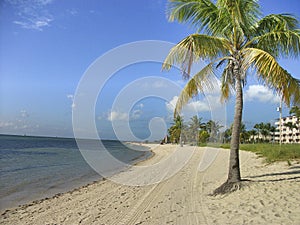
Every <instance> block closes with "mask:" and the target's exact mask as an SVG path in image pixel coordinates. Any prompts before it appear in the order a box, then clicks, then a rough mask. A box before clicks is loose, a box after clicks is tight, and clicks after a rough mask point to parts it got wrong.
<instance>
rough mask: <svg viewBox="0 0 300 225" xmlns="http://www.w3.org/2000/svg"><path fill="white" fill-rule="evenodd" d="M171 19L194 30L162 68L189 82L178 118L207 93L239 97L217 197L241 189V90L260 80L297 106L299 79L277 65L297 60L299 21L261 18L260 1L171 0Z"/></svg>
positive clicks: (273, 16)
mask: <svg viewBox="0 0 300 225" xmlns="http://www.w3.org/2000/svg"><path fill="white" fill-rule="evenodd" d="M167 15H168V18H169V21H171V22H173V21H177V22H179V23H186V24H189V25H191V26H192V27H193V28H195V30H196V32H195V33H194V34H191V35H189V36H187V37H185V38H184V39H183V40H181V41H180V42H179V43H178V44H177V45H175V46H174V47H173V48H172V49H171V50H170V52H169V54H168V55H167V57H166V59H165V61H164V64H163V66H162V67H163V69H164V70H169V69H171V67H172V66H173V65H176V66H178V67H180V68H181V71H182V76H183V78H184V79H185V80H187V83H186V85H185V87H184V88H183V90H182V92H181V93H180V95H179V97H178V101H177V103H176V107H175V111H174V116H175V117H176V116H177V115H179V114H180V112H181V110H182V109H183V107H184V106H185V105H186V104H187V103H188V102H189V101H190V99H192V98H194V97H196V96H197V95H199V94H201V93H204V91H205V90H214V89H215V88H220V91H221V99H220V100H221V101H222V102H225V101H226V100H228V99H229V98H230V97H231V96H234V97H235V108H234V119H233V125H232V131H231V139H230V159H229V171H228V177H227V180H226V182H225V183H224V184H222V185H221V186H220V187H219V188H217V189H216V190H215V191H214V194H223V193H228V192H231V191H235V190H238V189H239V188H240V186H241V184H242V179H241V174H240V161H239V147H240V140H241V136H240V131H241V126H242V114H243V88H244V87H245V86H246V85H247V77H248V76H256V77H257V79H258V81H259V82H260V83H261V84H263V85H265V86H267V87H269V88H270V89H272V90H273V91H274V92H275V93H277V94H278V95H279V96H280V98H281V100H282V101H283V102H284V103H285V104H286V105H287V106H290V105H291V104H294V105H299V103H300V86H299V80H298V79H296V78H294V77H293V76H292V75H291V74H290V73H289V72H288V71H287V70H286V69H284V68H283V67H282V66H281V65H280V64H279V62H278V59H279V58H282V57H283V58H287V57H298V56H299V54H300V30H299V22H298V20H297V19H296V17H295V16H293V15H290V14H271V15H267V16H263V15H262V11H261V8H260V5H259V4H258V1H257V0H216V1H211V0H169V3H168V5H167ZM199 60H203V61H204V62H206V66H204V67H203V69H201V70H200V71H198V72H196V73H195V74H191V68H192V65H193V64H194V63H195V62H198V61H199ZM218 79H220V82H219V81H218Z"/></svg>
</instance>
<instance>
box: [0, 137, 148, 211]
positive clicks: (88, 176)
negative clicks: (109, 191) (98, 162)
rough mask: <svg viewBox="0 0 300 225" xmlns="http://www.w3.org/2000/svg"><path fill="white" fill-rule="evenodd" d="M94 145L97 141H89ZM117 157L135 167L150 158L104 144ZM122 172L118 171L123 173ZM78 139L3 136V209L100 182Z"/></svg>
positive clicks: (114, 144) (0, 146) (0, 184)
mask: <svg viewBox="0 0 300 225" xmlns="http://www.w3.org/2000/svg"><path fill="white" fill-rule="evenodd" d="M89 142H90V144H91V145H93V143H94V142H95V140H90V141H89ZM102 142H103V144H104V145H105V147H106V148H107V149H108V150H109V152H110V153H111V154H112V155H114V157H116V158H118V159H119V160H121V161H123V162H125V163H129V164H130V163H133V162H136V161H138V160H141V159H144V158H146V157H149V156H150V155H151V153H150V152H149V151H134V150H131V149H128V148H127V147H126V146H124V145H123V144H122V143H121V142H118V141H102ZM121 169H122V168H115V170H116V171H120V170H121ZM100 179H101V176H100V175H99V174H97V173H96V172H95V171H94V170H92V169H91V168H90V166H89V165H88V164H87V163H86V162H85V161H84V159H83V157H82V155H81V154H80V151H79V150H78V147H77V145H76V141H75V139H68V138H46V137H23V136H9V135H0V203H1V205H0V208H1V209H5V208H8V207H15V206H17V205H20V204H25V203H28V202H30V201H32V200H37V199H41V198H45V197H50V196H53V195H54V194H57V193H61V192H66V191H68V190H71V189H74V188H76V187H80V186H82V185H85V184H87V183H91V182H93V181H96V180H100Z"/></svg>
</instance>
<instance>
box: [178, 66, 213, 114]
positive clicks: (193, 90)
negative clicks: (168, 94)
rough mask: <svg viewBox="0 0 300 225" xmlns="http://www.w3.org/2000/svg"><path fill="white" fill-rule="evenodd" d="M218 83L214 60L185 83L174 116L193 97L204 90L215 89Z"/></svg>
mask: <svg viewBox="0 0 300 225" xmlns="http://www.w3.org/2000/svg"><path fill="white" fill-rule="evenodd" d="M217 84H218V82H217V79H216V74H215V67H214V62H212V63H209V64H208V65H207V66H205V67H204V68H203V69H202V70H200V71H199V72H198V73H197V74H195V75H194V76H193V77H192V78H191V79H190V80H189V81H188V83H187V84H186V85H185V87H184V88H183V90H182V91H181V93H180V95H179V97H178V100H177V103H176V107H175V111H174V117H176V115H178V114H179V112H180V111H181V110H182V108H183V107H184V106H185V105H186V104H187V103H188V101H189V100H190V99H191V98H193V97H195V96H197V95H198V94H199V93H204V91H209V90H214V89H215V88H216V85H217Z"/></svg>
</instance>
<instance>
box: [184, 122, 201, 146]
mask: <svg viewBox="0 0 300 225" xmlns="http://www.w3.org/2000/svg"><path fill="white" fill-rule="evenodd" d="M201 120H202V118H201V117H200V118H199V117H198V116H193V117H192V118H191V120H190V123H189V128H188V131H189V137H190V138H191V140H189V141H191V142H192V143H194V144H198V139H199V131H200V129H201V128H203V126H204V124H203V123H202V122H201Z"/></svg>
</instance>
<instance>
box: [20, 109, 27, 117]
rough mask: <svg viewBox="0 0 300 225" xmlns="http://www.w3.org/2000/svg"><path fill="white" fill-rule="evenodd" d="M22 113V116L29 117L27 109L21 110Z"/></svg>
mask: <svg viewBox="0 0 300 225" xmlns="http://www.w3.org/2000/svg"><path fill="white" fill-rule="evenodd" d="M20 114H21V117H22V118H27V117H29V114H28V113H27V111H26V110H24V109H23V110H21V111H20Z"/></svg>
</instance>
